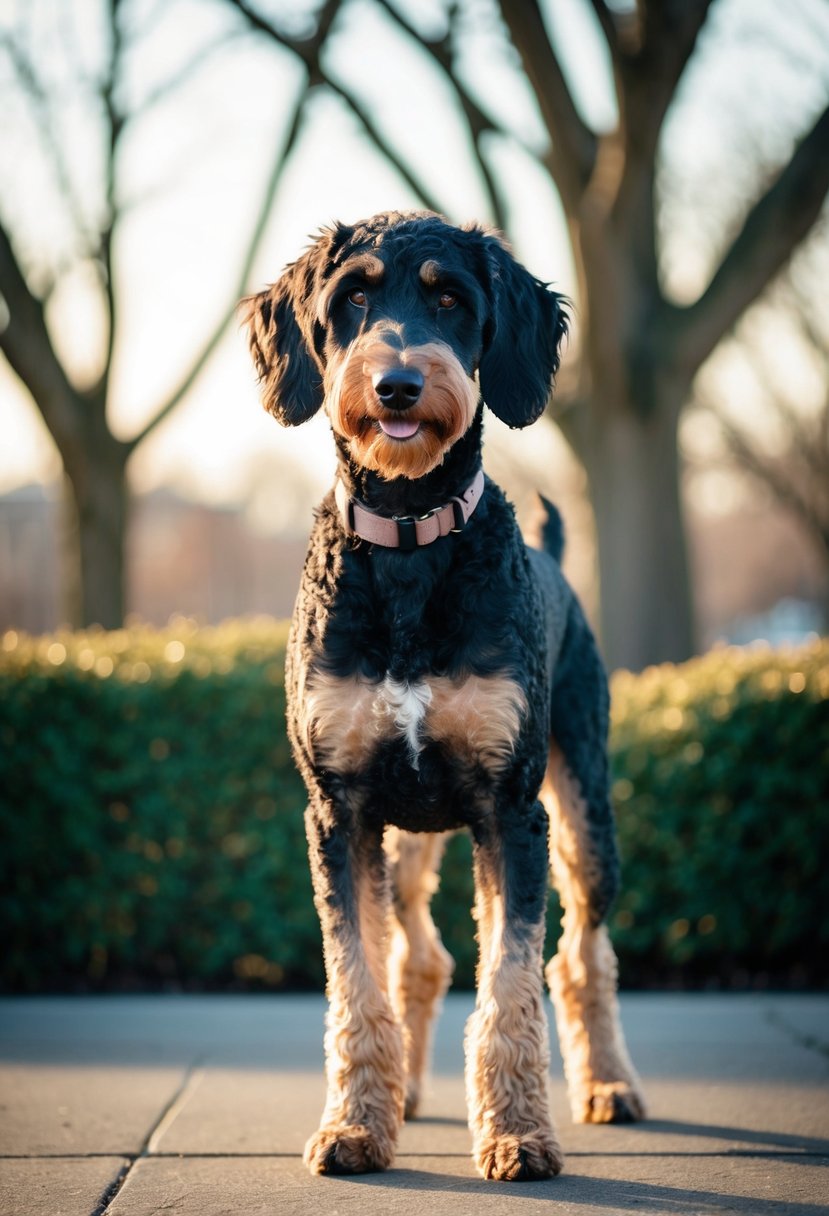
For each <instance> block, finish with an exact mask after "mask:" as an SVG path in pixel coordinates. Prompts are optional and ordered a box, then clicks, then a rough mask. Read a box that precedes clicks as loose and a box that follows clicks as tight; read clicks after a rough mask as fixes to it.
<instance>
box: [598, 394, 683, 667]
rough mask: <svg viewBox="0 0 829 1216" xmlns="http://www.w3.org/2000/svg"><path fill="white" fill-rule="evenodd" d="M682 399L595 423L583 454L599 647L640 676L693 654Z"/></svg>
mask: <svg viewBox="0 0 829 1216" xmlns="http://www.w3.org/2000/svg"><path fill="white" fill-rule="evenodd" d="M684 395H685V394H684V389H681V388H679V387H677V386H672V387H670V388H669V389H668V390H667V391H664V390H663V392H662V393H661V398H662V399H661V402H660V408H659V409H655V410H652V411H649V412H648V413H647V414H644V415H643V414H642V412H641V410H639V409H637V408H636V403H635V402H632V403H629V404H628V405H627V407H626V408H617V409H614V410H612V411H608V410H606V409H604V408H601V406H600V405H598V404H596V403H591V404H590V405H589V406H588V409H590V412H591V414H592V415H593V416H594V417H595V416H596V415H600V416H601V421H600V423H599V424H598V425H597V426H596V428H595V430H594V434H593V441H592V442H591V443H589V444H587V445H586V446H585V448H584V450H583V451H582V459H583V460H584V464H585V469H586V472H587V478H588V482H589V486H590V497H591V500H592V503H593V510H594V514H595V520H596V536H597V550H598V565H599V590H600V603H601V616H600V637H601V647H602V651H603V653H604V657H605V661H606V662H607V664H608V667H610V668H611V669H615V668H617V667H626V668H629V669H630V670H632V671H639V670H641V669H642V668H643V667H646V666H648V665H649V664H651V663H655V662H665V661H672V662H678V661H681V660H683V659H686V658H687V657H688V656H689V655H690V654H693V652H694V625H693V614H692V608H691V586H690V577H689V567H688V555H687V548H686V542H685V528H684V523H683V513H682V503H681V499H680V477H679V468H678V454H677V423H678V417H679V409H680V406H681V404H682V401H683V400H684Z"/></svg>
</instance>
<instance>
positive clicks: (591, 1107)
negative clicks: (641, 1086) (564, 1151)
mask: <svg viewBox="0 0 829 1216" xmlns="http://www.w3.org/2000/svg"><path fill="white" fill-rule="evenodd" d="M645 1115H646V1111H645V1099H644V1098H643V1096H642V1094H641V1092H640V1091H639V1090H638V1089H637V1088H636V1086H635V1085H631V1084H629V1083H628V1082H627V1081H595V1082H594V1083H593V1084H592V1085H591V1086H590V1088H589V1089H588V1090H587V1091H586V1092H584V1093H581V1094H579V1095H578V1097H577V1098H576V1100H575V1101H574V1102H573V1121H574V1122H575V1123H638V1122H639V1121H640V1119H644V1118H645Z"/></svg>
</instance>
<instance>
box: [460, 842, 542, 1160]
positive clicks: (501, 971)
mask: <svg viewBox="0 0 829 1216" xmlns="http://www.w3.org/2000/svg"><path fill="white" fill-rule="evenodd" d="M475 869H476V873H475V887H476V896H475V899H476V916H477V921H478V939H479V944H480V962H479V970H478V997H477V1002H476V1008H475V1012H474V1013H473V1014H472V1016H471V1017H470V1019H469V1022H468V1023H467V1028H466V1092H467V1103H468V1107H469V1126H470V1129H471V1131H472V1137H473V1157H474V1160H475V1164H476V1165H477V1167H478V1169H479V1171H480V1172H481V1174H482V1175H483V1177H484V1178H494V1179H502V1180H510V1181H518V1180H523V1179H532V1178H549V1177H551V1176H553V1175H555V1174H557V1173H558V1172H559V1170H560V1169H561V1166H562V1161H563V1157H562V1153H561V1150H560V1148H559V1145H558V1141H557V1139H556V1137H555V1133H554V1132H553V1129H552V1121H551V1118H550V1111H549V1101H548V1094H547V1071H548V1067H549V1047H548V1038H547V1021H546V1017H545V1015H544V1007H543V992H542V982H541V962H542V948H543V935H544V927H543V922H542V923H540V924H538V925H533V926H520V927H517V928H516V927H510V926H508V925H507V924H506V922H505V916H504V899H503V877H502V875H500V874H499V867H498V864H497V859H494V858H493V856H492V854H491V852H490V853H488V854H487V856H486V857H485V858H481V857H476V867H475Z"/></svg>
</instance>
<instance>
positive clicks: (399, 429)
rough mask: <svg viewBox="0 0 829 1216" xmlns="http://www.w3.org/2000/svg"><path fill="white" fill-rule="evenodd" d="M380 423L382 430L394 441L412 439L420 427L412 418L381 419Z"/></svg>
mask: <svg viewBox="0 0 829 1216" xmlns="http://www.w3.org/2000/svg"><path fill="white" fill-rule="evenodd" d="M379 422H380V430H381V431H383V433H384V434H386V435H390V436H391V437H392V439H411V437H412V435H414V434H415V432H416V431H417V429H418V427H419V426H420V423H419V422H413V421H412V419H410V418H380V419H379Z"/></svg>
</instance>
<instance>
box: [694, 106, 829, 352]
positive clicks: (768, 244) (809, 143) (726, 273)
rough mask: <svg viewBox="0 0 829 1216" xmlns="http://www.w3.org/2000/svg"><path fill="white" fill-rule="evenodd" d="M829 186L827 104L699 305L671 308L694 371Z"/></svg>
mask: <svg viewBox="0 0 829 1216" xmlns="http://www.w3.org/2000/svg"><path fill="white" fill-rule="evenodd" d="M827 190H829V106H828V107H827V108H826V109H825V110H824V111H823V113H822V114H821V115H820V116H819V117H818V119H817V121H816V122H815V124H814V126H813V127H812V129H811V131H810V132H809V133H808V134H807V135H806V136H805V137H804V139H803V140H802V141H801V143H800V144H799V145H798V147H797V148H796V149H795V151H794V153H793V154H792V157H791V160H790V161H789V162H788V164H787V165H786V166H785V168H784V169H783V171H782V172H781V173H780V175H779V177H778V178H777V180H776V181H775V182H774V183H773V185H772V186H771V187H770V188H769V189H768V190H767V191H766V193H765V194H764V195H763V196H762V198H760V199H759V200H758V201H757V202H756V203H755V205H754V207H753V208H752V209H751V210H750V211H749V213H748V215H747V216H746V219H745V222H744V224H743V227H742V230H741V231H740V233H739V234H738V236H737V237H736V238H735V240H734V242H733V244H732V245H731V247H730V249H729V250H728V252H727V253H726V255H725V257H724V258H723V260H722V262H721V263H720V266H719V268H718V270H717V271H716V273H715V274H714V277H713V278H712V280H711V282H710V284H709V285H708V287H707V289H706V290H705V291H704V292H703V294H702V296H701V297H700V298H699V300H697V302H696V303H695V304H692V305H690V306H689V307H687V308H684V309H681V308H675V309H673V310H672V312H673V317H674V322H675V323H676V326H677V330H678V337H679V340H678V353H679V357H680V359H681V360H682V362H683V363H684V364H685V367H686V369H687V370H688V371H689V372H690V373H693V372H694V371H695V370H696V369H697V368H698V367H699V366H700V364H702V363H703V361H704V360H705V359H706V358H707V357H708V355H709V354H710V353H711V352H712V351H713V349H714V347H715V346H716V345H717V343H718V342H719V341H720V339H721V338H722V337H724V335H725V334H727V333H728V332H729V330H730V329H731V328H732V327H733V326H734V324H735V323H736V321H737V319H738V318H739V317H740V315H741V314H742V313H743V312H744V310H745V309H746V308H747V307H748V305H749V304H750V303H751V302H752V301H753V300H755V299H756V298H757V296H758V295H759V294H760V292H761V291H762V290H763V288H764V287H766V285H767V284H768V283H769V282H770V281H771V279H772V278H773V277H774V276H775V274H777V272H778V271H779V270H781V269H782V267H783V266H784V265H785V264H786V262H787V261H788V259H789V258H790V257H791V254H792V252H793V251H794V249H795V247H796V246H797V244H798V243H799V242H800V241H801V240H802V239H803V237H805V236H806V234H807V233H808V232H809V229H810V228H811V227H812V225H813V224H814V222H815V220H816V219H817V217H818V215H819V214H820V210H821V208H822V206H823V203H824V200H825V198H826V193H827Z"/></svg>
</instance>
